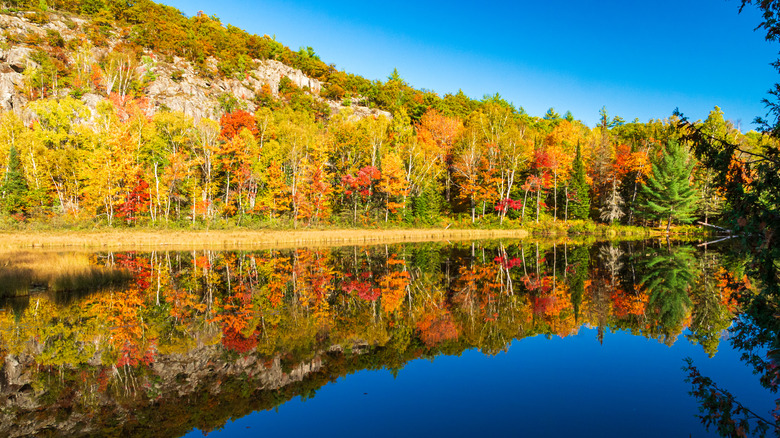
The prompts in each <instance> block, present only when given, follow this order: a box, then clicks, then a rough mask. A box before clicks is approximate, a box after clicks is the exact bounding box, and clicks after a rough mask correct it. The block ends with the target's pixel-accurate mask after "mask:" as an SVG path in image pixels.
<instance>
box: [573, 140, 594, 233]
mask: <svg viewBox="0 0 780 438" xmlns="http://www.w3.org/2000/svg"><path fill="white" fill-rule="evenodd" d="M589 191H590V187H589V186H588V182H587V180H586V179H585V163H583V162H582V153H581V151H580V145H579V143H577V154H576V155H575V157H574V163H573V164H572V168H571V179H570V180H569V190H568V194H569V195H568V196H569V199H570V201H569V216H571V217H572V218H574V219H587V218H588V214H589V213H590V194H589Z"/></svg>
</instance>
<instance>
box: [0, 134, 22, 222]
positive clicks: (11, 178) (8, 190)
mask: <svg viewBox="0 0 780 438" xmlns="http://www.w3.org/2000/svg"><path fill="white" fill-rule="evenodd" d="M0 196H2V211H3V213H6V214H17V213H23V212H24V210H25V208H26V207H27V181H25V179H24V175H22V163H21V161H20V160H19V153H18V152H17V151H16V148H15V147H14V146H11V150H10V151H9V153H8V167H7V168H6V172H5V176H4V177H3V183H2V185H0Z"/></svg>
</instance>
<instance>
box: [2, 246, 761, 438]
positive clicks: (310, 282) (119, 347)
mask: <svg viewBox="0 0 780 438" xmlns="http://www.w3.org/2000/svg"><path fill="white" fill-rule="evenodd" d="M27 257H28V258H29V254H27ZM46 257H47V260H51V258H52V257H55V256H52V255H51V254H47V255H46ZM56 257H63V258H67V259H69V260H80V262H78V263H86V264H89V266H88V267H80V268H79V270H78V272H81V273H82V274H80V275H81V276H80V277H79V285H80V286H79V287H78V288H77V290H66V291H55V290H54V289H55V287H54V286H52V285H55V284H71V285H72V284H75V283H74V282H73V281H70V282H65V283H63V282H62V281H61V280H59V279H57V278H54V277H56V273H51V272H49V273H48V274H47V275H48V277H47V280H34V281H33V280H30V281H31V282H37V283H35V284H32V285H31V289H32V291H33V293H31V294H28V293H27V292H26V291H20V288H19V284H23V283H24V279H25V278H41V276H38V277H36V276H35V275H34V273H32V274H31V273H29V272H28V271H29V269H28V271H24V272H26V274H25V276H22V275H21V274H19V275H20V279H16V280H14V281H11V280H4V281H6V282H7V284H8V285H10V284H12V283H13V291H10V290H6V291H5V292H6V293H7V294H8V293H10V294H14V295H18V296H19V297H17V298H14V299H9V300H6V302H5V304H4V306H3V307H4V310H3V311H2V312H0V350H2V353H3V356H4V357H5V361H4V365H3V368H2V370H0V436H27V435H30V436H34V435H37V436H40V435H46V436H160V437H178V436H185V435H186V436H193V437H197V436H203V435H204V434H208V435H209V436H261V435H269V434H275V433H278V434H284V435H285V436H300V435H309V436H311V435H316V436H366V435H370V436H430V435H450V436H475V435H479V436H484V435H487V436H594V437H595V436H599V437H611V436H614V437H624V436H648V437H655V436H693V437H697V436H716V434H715V433H714V431H709V432H708V431H707V430H706V429H705V428H704V426H702V424H701V422H700V420H699V419H698V418H697V417H696V415H697V414H698V413H699V406H700V401H699V400H697V399H696V398H694V397H692V396H690V395H689V391H690V390H691V385H690V384H689V383H686V381H685V378H686V375H687V374H686V372H685V371H684V370H683V366H684V365H685V362H684V359H685V358H688V357H689V358H691V359H692V360H693V363H694V365H695V366H696V367H697V368H698V369H699V370H700V371H701V373H702V374H705V375H707V376H709V377H712V378H713V379H714V380H715V381H716V382H717V383H718V385H720V386H721V387H723V388H728V389H729V390H730V391H731V392H732V393H734V394H735V395H736V396H737V397H738V398H739V400H740V401H741V402H743V403H745V404H746V405H748V406H750V407H751V408H752V409H753V410H754V411H757V412H761V413H765V412H769V411H770V410H771V409H773V408H774V396H773V394H771V393H770V392H769V391H767V390H766V389H764V388H763V387H762V386H761V384H760V383H759V379H758V377H756V376H755V375H754V374H753V372H752V371H753V369H752V368H751V367H750V366H748V365H746V364H745V362H743V361H742V360H740V356H741V354H742V353H743V352H742V351H739V350H737V349H735V347H734V345H733V343H732V342H730V337H731V336H732V335H731V334H730V332H729V328H730V327H732V321H733V320H734V318H739V308H738V305H737V298H738V296H739V295H740V294H742V293H746V291H750V290H752V289H753V288H755V287H756V286H755V285H754V284H753V282H751V280H750V279H749V278H748V277H747V276H746V275H745V262H744V260H740V258H739V257H735V256H733V255H727V254H726V253H720V252H717V251H714V250H713V249H712V248H709V249H705V248H699V247H696V246H695V245H692V244H688V243H674V242H671V243H669V242H667V241H665V240H663V241H640V242H623V243H620V242H598V243H591V244H579V245H576V244H572V243H564V242H561V243H553V242H533V241H511V240H507V241H486V242H474V243H453V244H450V243H424V244H404V245H383V246H374V247H343V248H326V249H305V248H302V249H290V250H271V251H208V250H201V251H190V252H177V251H153V252H148V253H140V252H113V253H109V252H104V253H95V254H88V255H83V254H82V255H79V256H78V257H74V256H73V255H72V254H58V255H56ZM18 259H19V260H21V259H22V258H21V257H19V258H18ZM11 260H13V258H11ZM9 263H10V262H9ZM52 263H53V262H51V261H47V262H46V264H47V265H51V264H52ZM73 263H76V262H73ZM9 266H10V268H9ZM9 266H6V267H5V268H0V269H6V271H7V272H6V274H8V273H9V272H16V271H13V269H12V268H13V265H12V264H10V265H9ZM31 269H33V268H31ZM63 269H64V268H63ZM33 270H34V269H33ZM18 272H22V270H21V269H19V270H18ZM47 272H48V271H47ZM63 272H64V271H63ZM90 272H96V273H97V274H95V275H94V281H93V284H90V280H89V279H90V278H91V277H90V276H89V273H90ZM85 273H86V274H85ZM0 274H2V273H1V272H0ZM8 275H10V274H8ZM8 275H6V276H5V277H3V276H0V279H4V278H8ZM63 275H66V274H63ZM41 281H45V283H44V284H41ZM4 287H5V286H4V284H2V283H0V291H3V289H4ZM9 287H10V286H9ZM74 287H75V286H71V287H70V288H71V289H73V288H74ZM29 289H30V288H28V290H29Z"/></svg>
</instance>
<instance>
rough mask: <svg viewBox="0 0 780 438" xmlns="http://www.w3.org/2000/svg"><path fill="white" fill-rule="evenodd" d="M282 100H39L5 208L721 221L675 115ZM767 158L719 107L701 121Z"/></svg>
mask: <svg viewBox="0 0 780 438" xmlns="http://www.w3.org/2000/svg"><path fill="white" fill-rule="evenodd" d="M281 100H282V102H281V103H280V105H279V106H278V107H276V108H269V107H262V108H260V109H258V111H256V112H255V113H254V114H251V113H249V112H247V111H244V110H241V109H234V110H233V111H232V112H225V113H224V114H223V115H222V116H221V117H220V119H219V121H217V120H211V119H208V118H202V119H200V120H197V121H196V120H194V119H192V118H191V117H187V116H185V115H184V114H181V113H176V112H169V111H159V112H157V113H155V114H154V115H151V116H150V115H148V114H149V112H148V111H147V108H146V106H145V105H146V101H145V100H144V99H143V98H133V97H130V96H125V97H124V98H122V97H121V96H118V95H117V94H116V93H115V92H112V93H111V94H110V95H109V97H108V98H107V99H105V100H104V101H102V102H100V103H99V104H98V106H97V109H96V110H95V111H94V113H92V112H91V111H90V110H89V108H88V107H87V106H86V104H84V103H83V102H82V101H80V100H77V99H74V98H72V97H64V98H58V99H42V100H36V101H33V102H31V103H30V104H28V106H27V108H26V109H27V111H29V113H30V114H33V117H32V118H31V120H30V121H29V122H28V123H25V120H23V119H22V118H21V117H20V116H18V115H17V114H16V113H15V112H4V113H2V114H0V157H1V158H0V165H1V168H2V170H0V182H1V184H0V196H1V199H0V202H1V204H0V205H1V206H2V209H3V212H5V213H6V215H7V217H10V218H13V220H18V221H27V220H46V218H49V217H53V216H54V217H63V218H68V219H71V220H76V221H92V222H97V223H103V224H106V225H109V226H119V225H123V226H136V225H142V224H143V225H160V224H165V225H175V224H178V225H185V224H191V225H197V224H213V223H217V222H222V223H225V222H234V223H237V224H250V223H266V224H269V223H271V224H281V225H285V226H295V227H301V226H321V225H324V224H337V225H351V226H366V225H377V224H381V223H396V224H399V223H403V224H430V225H433V224H440V223H443V222H452V221H460V223H463V224H475V223H482V224H485V223H498V224H505V223H507V222H511V223H524V222H526V223H527V222H535V223H539V222H540V221H542V222H545V221H564V222H565V221H569V220H571V219H594V220H601V221H604V222H608V223H625V224H630V225H649V224H662V225H664V226H668V225H670V224H671V223H672V221H674V222H689V221H691V220H692V219H694V218H700V219H701V220H704V221H705V222H706V221H710V220H711V219H713V218H715V217H717V216H718V215H719V214H720V212H721V211H722V208H723V198H722V194H721V192H720V191H719V189H718V187H717V186H716V184H715V181H714V179H713V173H712V171H710V170H708V169H707V168H705V167H704V166H702V165H701V164H700V163H699V162H698V161H697V160H696V159H695V158H694V157H693V156H692V154H691V153H690V151H689V148H688V146H687V144H686V142H685V140H684V139H681V134H680V132H679V131H678V130H677V129H676V122H675V120H674V119H673V118H670V119H667V120H653V121H650V122H648V123H640V122H638V121H635V122H632V123H623V122H621V121H620V120H619V118H614V119H612V118H610V117H609V116H608V115H607V113H606V110H602V122H601V124H599V126H596V127H594V128H592V129H591V128H588V127H587V126H585V125H584V124H583V123H581V122H579V121H576V120H573V119H567V118H562V117H560V116H557V114H555V113H553V112H552V111H551V114H548V116H547V117H545V118H534V117H530V116H528V115H525V114H522V113H520V112H518V111H517V110H515V109H514V108H513V107H512V106H511V105H509V104H507V103H506V102H505V101H503V100H501V99H496V98H488V99H485V100H483V101H481V102H480V105H479V106H478V107H477V109H475V110H474V111H472V112H471V113H469V114H468V116H467V117H466V118H463V119H461V118H457V117H449V116H446V115H444V114H442V113H441V112H440V111H438V110H437V109H435V108H431V109H429V110H427V111H426V112H425V113H424V114H423V116H422V117H421V118H420V120H419V121H418V122H413V121H412V120H411V119H410V118H409V116H408V114H406V113H405V111H404V110H403V109H401V110H399V111H398V112H397V113H395V114H394V115H393V117H392V118H386V117H383V116H380V117H367V118H362V119H358V118H356V117H352V115H351V112H350V111H349V110H346V111H342V112H341V113H340V114H337V115H334V116H332V117H330V118H329V119H320V120H318V119H317V118H316V117H315V116H314V115H313V114H311V113H310V112H307V111H305V110H301V109H295V108H293V107H291V106H290V105H288V104H285V102H284V101H283V98H281ZM697 126H700V127H701V129H702V130H705V131H707V132H712V133H713V135H717V134H721V133H722V134H723V135H727V136H730V137H731V138H733V139H734V140H735V141H737V142H740V144H744V145H745V147H746V148H748V149H750V150H753V151H759V150H761V149H762V148H765V147H768V146H769V145H771V144H773V143H768V142H767V139H766V138H765V137H762V136H760V135H757V134H754V133H748V134H746V135H743V134H741V133H740V132H739V131H737V130H736V129H734V127H733V125H731V124H730V123H729V122H727V121H724V119H723V113H722V112H721V111H720V110H719V109H718V108H716V109H715V110H713V111H712V113H711V114H710V116H709V117H708V118H707V119H706V120H705V121H704V122H701V123H698V124H697Z"/></svg>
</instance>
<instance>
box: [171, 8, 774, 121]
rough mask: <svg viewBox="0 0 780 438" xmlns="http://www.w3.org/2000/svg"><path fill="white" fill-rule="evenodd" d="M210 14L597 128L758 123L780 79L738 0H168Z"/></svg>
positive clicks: (347, 62)
mask: <svg viewBox="0 0 780 438" xmlns="http://www.w3.org/2000/svg"><path fill="white" fill-rule="evenodd" d="M163 3H165V4H168V5H171V6H174V7H176V8H178V9H180V10H181V11H182V12H184V13H185V14H187V15H194V14H196V13H197V12H198V11H199V10H203V11H204V12H205V13H207V14H209V15H216V16H218V17H219V18H220V19H221V20H222V22H223V23H225V24H227V23H230V24H233V25H234V26H238V27H240V28H242V29H245V30H247V31H249V32H252V33H257V34H261V35H262V34H268V35H272V36H275V37H276V39H277V40H278V41H280V42H281V43H283V44H285V45H287V46H289V47H290V48H292V49H294V50H295V49H297V48H299V47H301V46H311V47H313V48H314V49H315V51H316V52H317V54H318V55H319V56H320V58H321V59H322V60H323V61H325V62H326V63H329V64H330V63H333V64H335V65H336V67H337V68H339V69H340V70H346V71H348V72H350V73H356V74H359V75H361V76H364V77H366V78H369V79H382V80H384V79H386V78H387V76H388V75H389V74H390V73H391V72H392V71H393V68H398V71H399V72H400V74H401V77H403V78H404V79H405V80H406V81H407V82H408V83H410V84H411V85H412V86H414V87H415V88H425V89H429V90H433V91H436V92H438V93H439V94H440V95H443V94H445V93H454V92H457V91H458V90H459V89H462V90H463V91H464V92H465V93H466V94H467V95H469V96H471V97H473V98H481V97H482V96H484V95H485V94H494V93H499V94H501V96H503V97H504V98H505V99H507V100H508V101H510V102H512V103H513V104H515V105H516V106H522V107H523V108H525V110H526V111H527V112H528V113H529V114H531V115H536V116H541V115H543V114H544V113H545V112H546V111H547V109H548V108H550V107H554V108H555V109H556V111H558V112H559V113H561V114H563V113H564V112H565V111H566V110H570V111H571V112H572V113H573V114H574V117H575V118H578V119H581V120H583V121H584V122H585V123H587V124H588V125H590V126H593V124H595V122H596V120H597V119H598V112H599V109H600V108H601V107H602V106H606V107H607V110H608V112H609V113H610V115H619V116H621V117H623V118H624V119H626V120H633V119H634V118H639V120H640V121H643V122H644V121H647V120H649V119H651V118H664V117H668V116H669V115H670V114H671V113H672V111H673V110H674V109H675V108H676V107H679V108H680V110H681V111H682V112H683V113H684V114H686V115H687V116H689V117H691V118H693V119H698V118H704V117H706V115H707V113H708V112H709V111H710V110H711V109H712V108H713V107H714V106H715V105H718V106H720V107H721V108H722V109H723V111H724V112H725V115H726V118H728V119H731V120H733V121H735V122H738V123H740V126H741V127H742V129H743V130H747V129H750V128H751V127H752V126H753V125H752V120H753V118H754V117H755V116H757V115H764V113H765V110H764V107H763V105H762V104H761V102H760V101H761V99H762V98H763V97H765V96H766V91H767V90H768V89H769V88H770V86H771V85H772V84H773V83H774V82H775V81H776V80H777V79H778V78H777V73H776V72H775V71H774V69H773V68H772V67H771V66H770V65H769V63H770V62H772V61H773V60H775V58H776V57H777V52H778V48H779V47H778V46H777V45H776V44H772V43H768V42H765V41H764V37H763V34H762V33H761V32H760V31H756V32H754V31H753V29H754V28H755V27H756V25H757V24H758V22H759V19H760V15H759V13H758V11H756V10H755V9H753V8H750V9H746V10H745V11H743V12H742V14H738V13H737V11H738V9H739V1H737V0H709V1H704V0H677V1H667V0H656V1H653V2H635V1H625V0H623V1H617V0H605V1H598V2H582V1H578V2H570V1H558V2H539V1H533V2H532V1H526V0H521V1H497V0H485V1H482V2H479V3H472V2H458V1H454V0H453V1H439V0H436V1H427V2H420V1H417V2H412V1H406V0H399V1H396V2H366V1H344V0H334V1H327V2H323V1H309V0H288V1H277V0H267V1H262V2H247V1H238V0H222V1H220V2H213V1H204V0H164V1H163Z"/></svg>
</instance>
